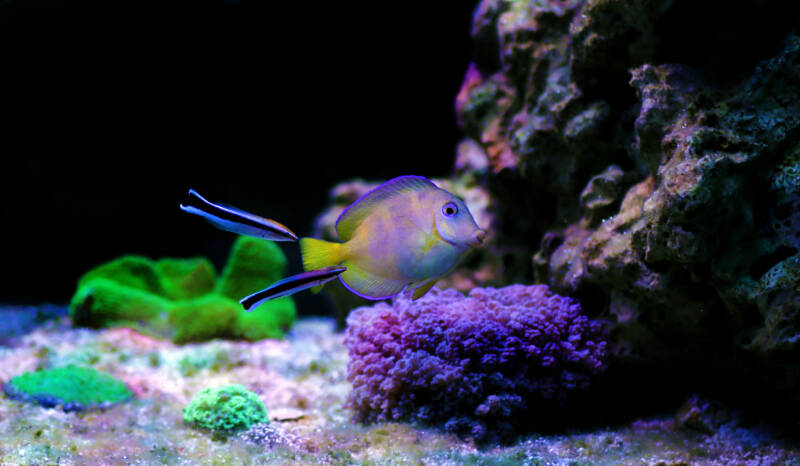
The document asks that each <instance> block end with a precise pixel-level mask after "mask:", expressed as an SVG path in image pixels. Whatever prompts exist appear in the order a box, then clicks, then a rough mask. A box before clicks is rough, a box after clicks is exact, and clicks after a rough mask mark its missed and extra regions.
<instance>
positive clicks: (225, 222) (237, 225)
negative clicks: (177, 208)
mask: <svg viewBox="0 0 800 466" xmlns="http://www.w3.org/2000/svg"><path fill="white" fill-rule="evenodd" d="M181 210H183V211H184V212H188V213H190V214H194V215H199V216H200V217H203V218H204V219H205V220H206V221H208V222H209V223H211V224H213V225H214V226H215V227H217V228H219V229H221V230H225V231H230V232H233V233H237V234H240V235H246V236H254V237H256V238H264V239H268V240H271V241H297V235H296V234H294V232H293V231H292V230H290V229H288V228H287V227H286V226H284V225H281V224H280V223H278V222H276V221H275V220H270V219H268V218H264V217H259V216H258V215H253V214H251V213H248V212H245V211H243V210H240V209H237V208H236V207H232V206H227V205H224V204H215V203H213V202H210V201H207V200H206V199H205V198H204V197H203V196H201V195H200V194H198V193H197V191H195V190H194V189H190V190H189V194H188V195H187V196H186V200H185V201H184V202H183V203H182V204H181Z"/></svg>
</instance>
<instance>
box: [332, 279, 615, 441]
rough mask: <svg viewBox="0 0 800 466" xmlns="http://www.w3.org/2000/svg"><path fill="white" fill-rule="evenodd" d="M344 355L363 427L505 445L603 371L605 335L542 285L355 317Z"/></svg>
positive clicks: (444, 296) (433, 298)
mask: <svg viewBox="0 0 800 466" xmlns="http://www.w3.org/2000/svg"><path fill="white" fill-rule="evenodd" d="M347 323H348V328H347V337H346V339H345V345H346V346H347V349H348V355H349V356H350V362H349V363H348V366H347V371H348V380H350V381H351V382H352V383H353V391H352V393H351V394H350V397H349V399H348V404H349V406H350V407H351V408H353V409H354V411H355V413H356V417H357V419H358V420H360V421H364V422H373V421H398V420H406V421H419V422H425V423H437V424H443V425H444V427H445V429H446V430H448V431H451V432H457V433H461V434H468V435H470V436H472V437H474V438H476V439H480V440H483V439H485V438H487V437H491V438H494V437H497V436H499V437H502V436H507V435H508V434H509V433H511V432H513V431H514V428H515V427H518V426H519V425H520V424H523V423H524V420H525V419H526V418H527V417H528V416H530V415H532V414H534V413H535V408H536V407H537V406H539V405H540V404H541V403H556V404H563V403H564V402H565V401H566V400H567V398H568V396H569V394H570V393H572V392H574V391H575V390H579V389H585V388H587V386H588V384H589V380H590V378H591V376H592V375H595V374H597V373H599V372H601V371H603V369H604V368H605V356H606V342H605V341H604V339H603V332H602V326H601V324H600V323H598V322H596V321H592V320H589V319H588V318H587V317H586V316H585V315H583V314H582V313H581V308H580V306H579V305H578V303H576V302H575V301H573V300H572V299H569V298H566V297H563V296H559V295H556V294H554V293H552V292H550V290H549V289H548V288H547V286H545V285H534V286H523V285H512V286H508V287H505V288H500V289H494V288H475V289H473V290H472V291H470V293H469V295H468V296H466V297H465V296H464V295H463V294H461V293H459V292H458V291H456V290H453V289H449V290H445V291H439V290H432V291H431V292H430V293H429V294H428V295H426V296H424V297H423V298H421V299H419V300H416V301H412V300H410V299H408V298H407V297H400V298H398V299H397V300H396V301H395V302H394V303H393V304H392V305H389V304H386V303H379V304H377V305H375V306H373V307H363V308H360V309H356V310H354V311H353V312H352V313H351V314H350V317H349V318H348V319H347Z"/></svg>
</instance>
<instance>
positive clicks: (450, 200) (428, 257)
mask: <svg viewBox="0 0 800 466" xmlns="http://www.w3.org/2000/svg"><path fill="white" fill-rule="evenodd" d="M336 232H337V234H338V235H339V239H340V240H341V241H342V242H341V243H335V242H328V241H322V240H318V239H314V238H302V239H301V240H300V248H301V251H302V255H303V267H304V268H305V270H307V271H311V270H316V269H321V268H325V267H332V266H342V267H345V268H346V269H347V270H345V271H344V272H342V273H341V274H340V275H339V279H340V280H341V282H342V283H343V284H344V286H345V287H346V288H347V289H349V290H350V291H352V292H353V293H355V294H357V295H359V296H361V297H363V298H367V299H373V300H378V299H386V298H390V297H393V296H395V295H397V294H398V293H400V292H402V291H404V290H406V289H409V290H414V294H413V298H414V299H416V298H419V297H420V296H422V295H424V294H425V293H427V292H428V290H430V289H431V288H432V287H433V285H434V284H435V283H436V281H437V280H438V279H439V278H440V277H442V276H443V275H445V274H447V273H448V272H449V271H451V270H452V269H453V268H454V267H455V266H456V265H457V263H458V261H459V259H460V258H461V257H462V256H463V255H464V253H465V252H467V250H469V249H470V248H471V247H473V246H476V245H478V244H481V243H482V242H483V240H484V238H485V237H486V232H485V231H484V230H482V229H481V228H480V227H478V225H477V224H476V223H475V220H474V219H473V218H472V214H471V213H470V211H469V209H468V208H467V206H466V204H464V201H462V200H461V199H459V198H458V197H456V196H455V195H453V194H452V193H450V192H447V191H445V190H443V189H441V188H439V187H438V186H436V185H435V184H433V182H431V181H430V180H429V179H427V178H425V177H422V176H410V175H408V176H401V177H398V178H394V179H392V180H390V181H387V182H386V183H384V184H382V185H380V186H378V187H377V188H375V189H373V190H372V191H370V192H369V193H367V194H365V195H364V196H362V197H361V198H359V199H358V200H357V201H356V202H354V203H353V204H351V205H350V206H349V207H348V208H347V209H345V210H344V212H342V214H341V215H340V216H339V218H338V220H337V221H336Z"/></svg>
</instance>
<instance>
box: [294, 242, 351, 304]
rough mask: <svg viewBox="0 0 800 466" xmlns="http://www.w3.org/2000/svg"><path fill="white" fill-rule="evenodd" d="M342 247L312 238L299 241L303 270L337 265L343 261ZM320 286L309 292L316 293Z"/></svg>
mask: <svg viewBox="0 0 800 466" xmlns="http://www.w3.org/2000/svg"><path fill="white" fill-rule="evenodd" d="M343 246H344V245H343V244H341V243H332V242H330V241H323V240H321V239H314V238H301V239H300V253H301V254H302V255H303V269H304V270H317V269H322V268H325V267H333V266H336V265H339V264H341V263H342V261H343V260H344V247H343ZM321 289H322V284H320V285H318V286H315V287H314V288H313V289H312V290H311V291H313V292H314V293H318V292H319V290H321Z"/></svg>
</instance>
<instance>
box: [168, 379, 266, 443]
mask: <svg viewBox="0 0 800 466" xmlns="http://www.w3.org/2000/svg"><path fill="white" fill-rule="evenodd" d="M183 420H184V421H185V422H186V423H189V424H194V425H195V426H197V427H201V428H203V429H210V430H213V431H226V432H233V431H236V430H244V429H248V428H249V427H250V426H252V425H253V424H257V423H262V422H269V419H268V418H267V408H266V407H265V406H264V403H262V402H261V400H260V399H259V398H258V395H256V394H255V393H253V392H251V391H250V390H248V389H246V388H244V387H243V386H241V385H238V384H234V385H227V386H224V387H217V388H206V389H204V390H201V391H200V392H199V393H198V394H197V395H195V397H194V398H193V399H192V401H191V402H190V403H189V404H188V405H187V406H186V408H184V410H183Z"/></svg>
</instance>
